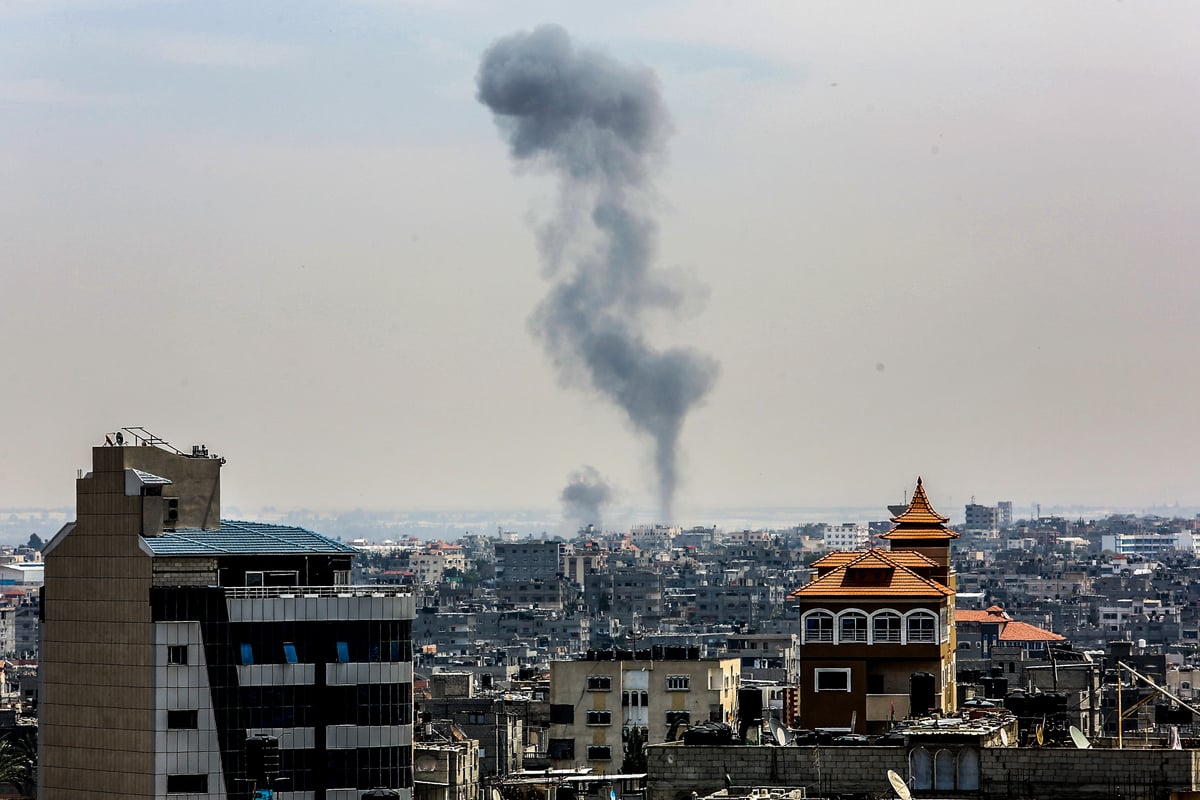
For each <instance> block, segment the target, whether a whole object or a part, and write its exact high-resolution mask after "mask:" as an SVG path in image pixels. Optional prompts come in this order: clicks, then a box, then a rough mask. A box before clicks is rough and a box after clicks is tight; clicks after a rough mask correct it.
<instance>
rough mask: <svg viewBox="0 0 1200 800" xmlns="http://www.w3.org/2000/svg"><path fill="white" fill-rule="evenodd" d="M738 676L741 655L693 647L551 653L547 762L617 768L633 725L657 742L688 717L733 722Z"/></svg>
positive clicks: (597, 769)
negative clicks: (707, 653)
mask: <svg viewBox="0 0 1200 800" xmlns="http://www.w3.org/2000/svg"><path fill="white" fill-rule="evenodd" d="M655 655H657V656H659V657H652V656H655ZM740 683H741V659H739V658H716V659H701V658H700V657H699V650H698V649H694V648H693V649H688V648H667V649H666V650H665V651H660V652H657V653H656V652H655V651H651V650H645V651H639V652H637V653H633V652H630V651H612V650H608V651H590V652H589V653H588V654H587V657H586V658H584V659H580V660H578V661H552V662H551V663H550V741H549V755H550V761H551V764H552V765H553V766H554V767H555V768H566V767H590V768H591V769H593V770H594V771H595V772H603V773H614V772H619V771H620V767H621V761H622V758H623V755H624V753H623V750H622V744H623V742H624V740H625V738H626V737H627V736H628V734H629V731H630V730H631V729H633V728H638V729H640V731H641V733H642V734H643V735H644V736H645V737H646V739H645V741H646V742H648V743H650V744H654V743H657V742H663V741H666V740H667V736H668V734H669V733H671V732H676V733H677V732H678V731H679V730H680V728H681V727H686V726H687V725H689V724H694V723H698V722H704V721H707V720H715V721H720V722H732V721H733V719H734V715H735V714H736V710H737V708H736V707H737V690H738V687H739V685H740Z"/></svg>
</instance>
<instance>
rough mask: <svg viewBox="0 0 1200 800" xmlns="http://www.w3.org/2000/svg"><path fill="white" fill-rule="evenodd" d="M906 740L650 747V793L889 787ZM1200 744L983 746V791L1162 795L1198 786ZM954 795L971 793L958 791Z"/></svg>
mask: <svg viewBox="0 0 1200 800" xmlns="http://www.w3.org/2000/svg"><path fill="white" fill-rule="evenodd" d="M907 756H908V748H905V747H754V746H731V747H715V746H714V747H708V746H701V747H688V746H686V745H682V744H674V743H672V744H660V745H652V746H651V747H649V748H648V750H647V772H648V773H649V783H648V796H647V800H687V798H690V797H691V793H692V792H693V791H695V792H697V793H698V794H699V795H701V796H703V795H705V794H708V793H711V792H714V791H716V790H718V789H720V788H722V787H723V786H724V785H725V775H726V774H728V775H729V777H730V779H731V780H732V782H733V784H734V785H735V786H810V787H814V789H813V792H810V794H811V793H814V792H816V793H821V794H828V793H839V792H840V793H865V792H870V793H876V794H878V793H881V792H888V791H889V789H888V784H887V771H888V770H889V769H891V770H895V771H896V772H898V773H899V774H900V775H903V776H907V775H908V757H907ZM1198 778H1200V751H1194V750H1121V751H1117V750H1073V749H1062V748H1044V749H1032V748H1031V749H1018V748H999V747H996V748H983V749H982V750H981V751H980V786H981V790H980V792H979V793H978V794H977V795H975V796H977V797H981V798H984V800H991V799H992V798H995V799H996V800H1000V798H1008V797H1014V798H1018V797H1027V798H1050V797H1053V798H1056V800H1057V799H1058V798H1076V800H1085V798H1109V797H1145V798H1163V800H1165V799H1166V798H1167V797H1168V796H1169V795H1170V793H1171V792H1186V791H1196V790H1198V789H1200V781H1198ZM956 796H972V793H970V792H957V793H956Z"/></svg>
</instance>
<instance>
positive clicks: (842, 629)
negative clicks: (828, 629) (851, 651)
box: [838, 611, 867, 642]
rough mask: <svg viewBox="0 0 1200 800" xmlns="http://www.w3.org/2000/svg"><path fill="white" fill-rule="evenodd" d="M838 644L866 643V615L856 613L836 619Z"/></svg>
mask: <svg viewBox="0 0 1200 800" xmlns="http://www.w3.org/2000/svg"><path fill="white" fill-rule="evenodd" d="M838 641H839V642H866V641H867V615H866V614H862V613H859V612H857V611H855V612H850V613H846V614H842V615H841V616H840V617H838Z"/></svg>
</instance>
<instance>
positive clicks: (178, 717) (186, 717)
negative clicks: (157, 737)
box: [167, 709, 200, 731]
mask: <svg viewBox="0 0 1200 800" xmlns="http://www.w3.org/2000/svg"><path fill="white" fill-rule="evenodd" d="M199 718H200V712H198V711H196V710H195V709H188V710H180V711H168V712H167V727H168V728H170V729H171V730H173V731H177V730H195V729H196V728H197V727H199Z"/></svg>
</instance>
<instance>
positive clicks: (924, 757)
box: [908, 747, 933, 791]
mask: <svg viewBox="0 0 1200 800" xmlns="http://www.w3.org/2000/svg"><path fill="white" fill-rule="evenodd" d="M908 774H909V775H910V776H911V778H910V782H911V783H912V787H913V788H914V789H917V790H920V791H928V790H929V789H932V788H933V756H931V755H930V754H929V751H928V750H926V749H925V748H924V747H914V748H913V749H912V751H911V752H910V753H909V754H908Z"/></svg>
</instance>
